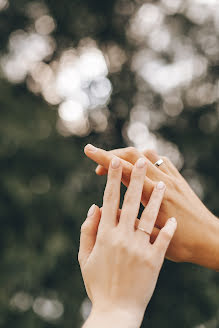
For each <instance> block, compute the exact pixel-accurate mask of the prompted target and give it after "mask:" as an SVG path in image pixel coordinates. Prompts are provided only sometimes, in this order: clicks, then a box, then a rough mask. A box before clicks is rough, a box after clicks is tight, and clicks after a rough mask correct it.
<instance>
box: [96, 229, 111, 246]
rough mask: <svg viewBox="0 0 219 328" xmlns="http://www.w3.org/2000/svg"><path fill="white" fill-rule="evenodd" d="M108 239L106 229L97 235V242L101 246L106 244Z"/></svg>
mask: <svg viewBox="0 0 219 328" xmlns="http://www.w3.org/2000/svg"><path fill="white" fill-rule="evenodd" d="M108 241H109V238H108V236H107V235H106V233H105V232H104V231H101V233H99V234H98V235H97V242H98V244H99V245H100V246H102V245H104V244H106V243H107V242H108Z"/></svg>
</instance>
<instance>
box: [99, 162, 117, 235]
mask: <svg viewBox="0 0 219 328" xmlns="http://www.w3.org/2000/svg"><path fill="white" fill-rule="evenodd" d="M121 178H122V165H121V161H120V159H119V158H118V157H116V156H114V158H113V159H112V161H111V163H110V167H109V172H108V178H107V184H106V188H105V192H104V197H103V208H102V218H101V223H100V229H102V228H104V227H106V226H107V227H109V226H111V227H114V226H115V225H116V224H117V213H118V209H119V202H120V187H121Z"/></svg>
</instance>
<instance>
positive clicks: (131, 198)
mask: <svg viewBox="0 0 219 328" xmlns="http://www.w3.org/2000/svg"><path fill="white" fill-rule="evenodd" d="M145 175H146V160H145V159H142V158H141V159H139V160H138V161H137V162H136V164H135V165H134V167H133V170H132V174H131V179H130V184H129V187H128V189H127V192H126V195H125V198H124V202H123V206H122V210H121V211H119V209H118V207H119V202H120V184H121V177H122V165H121V161H120V160H119V158H117V157H113V159H112V161H111V164H110V165H109V173H108V180H107V185H106V189H105V193H104V199H103V208H102V211H100V209H99V208H98V207H97V206H95V205H93V206H92V207H91V209H90V210H89V212H88V217H87V219H86V220H85V222H84V223H83V225H82V228H81V239H80V249H79V256H78V258H79V263H80V266H81V271H82V275H83V279H84V283H85V287H86V290H87V294H88V296H89V298H90V300H91V302H92V312H91V315H90V317H89V319H88V321H87V322H86V324H85V327H95V328H98V327H104V328H107V327H126V328H128V327H130V328H132V327H140V324H141V321H142V318H143V315H144V311H145V309H146V306H147V304H148V302H149V300H150V298H151V296H152V293H153V291H154V288H155V285H156V282H157V278H158V274H159V272H160V269H161V266H162V263H163V260H164V256H165V253H166V250H167V248H168V245H169V243H170V240H171V238H172V236H173V234H174V232H175V229H176V220H175V219H174V218H172V219H170V220H168V221H167V222H166V224H165V226H164V228H163V229H162V230H161V231H160V233H159V235H158V237H157V239H156V241H155V242H154V244H151V243H150V233H151V231H152V230H153V227H154V223H155V221H156V218H157V215H158V212H159V208H160V205H161V202H162V200H163V196H164V193H165V185H164V184H163V183H158V184H155V188H154V189H153V192H152V195H151V197H150V200H149V202H148V205H147V206H146V207H145V209H144V211H143V213H142V216H141V219H140V221H139V224H138V227H139V228H143V229H145V230H146V231H147V232H148V233H145V232H144V231H142V230H140V229H136V228H135V222H136V217H137V215H138V211H139V206H140V201H141V195H142V189H143V185H144V180H145ZM118 213H119V215H118Z"/></svg>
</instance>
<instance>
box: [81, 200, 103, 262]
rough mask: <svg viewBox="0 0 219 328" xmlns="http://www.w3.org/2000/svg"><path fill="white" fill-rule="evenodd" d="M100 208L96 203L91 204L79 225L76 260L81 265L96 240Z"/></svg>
mask: <svg viewBox="0 0 219 328" xmlns="http://www.w3.org/2000/svg"><path fill="white" fill-rule="evenodd" d="M100 217H101V213H100V209H99V207H98V206H96V205H92V206H91V207H90V209H89V211H88V214H87V218H86V220H85V221H84V223H83V224H82V226H81V235H80V247H79V253H78V260H79V263H80V265H81V266H83V265H84V264H85V263H86V261H87V259H88V257H89V255H90V253H91V252H92V249H93V247H94V245H95V242H96V236H97V230H98V226H99V222H100Z"/></svg>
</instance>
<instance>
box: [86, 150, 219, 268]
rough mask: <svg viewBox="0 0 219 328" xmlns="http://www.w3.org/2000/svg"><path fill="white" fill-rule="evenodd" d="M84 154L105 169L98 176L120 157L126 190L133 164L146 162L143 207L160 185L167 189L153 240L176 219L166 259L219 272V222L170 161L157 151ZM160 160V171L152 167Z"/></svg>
mask: <svg viewBox="0 0 219 328" xmlns="http://www.w3.org/2000/svg"><path fill="white" fill-rule="evenodd" d="M92 150H94V151H92ZM85 154H86V155H87V156H88V157H89V158H91V159H92V160H94V161H95V162H96V163H98V164H100V165H101V166H102V167H100V166H99V167H98V168H97V170H96V171H97V174H105V173H107V169H108V165H109V162H110V160H111V159H112V156H114V155H117V156H118V157H120V158H121V161H122V165H123V177H122V181H123V183H124V184H125V185H126V186H128V184H129V178H130V174H131V170H132V166H133V164H134V163H135V162H136V160H137V159H138V158H139V157H144V158H146V160H147V166H148V171H147V177H145V183H144V187H143V194H142V204H143V205H144V206H145V205H146V204H147V202H148V199H149V197H150V195H151V192H152V189H153V187H154V185H155V183H156V182H157V181H160V180H162V181H163V182H164V183H165V184H166V186H167V191H166V193H165V197H164V201H163V203H162V206H161V210H160V212H159V215H158V218H157V221H156V228H158V229H156V228H155V229H154V232H153V235H152V236H153V238H155V239H156V235H157V234H158V233H159V229H160V228H162V227H163V225H164V224H165V222H166V220H167V218H168V217H171V216H173V215H175V216H177V221H178V229H177V232H176V234H175V235H174V238H173V240H172V242H171V244H170V246H169V248H168V251H167V257H168V258H169V259H171V260H173V261H176V262H192V263H196V264H200V265H203V266H206V267H209V268H212V269H215V270H219V241H218V240H219V238H218V235H219V221H218V219H217V218H216V217H215V216H214V215H213V214H212V213H211V212H210V211H209V210H208V209H207V208H206V207H205V206H204V204H203V203H202V202H201V201H200V199H199V198H198V197H197V196H196V194H195V193H194V192H193V191H192V189H191V188H190V187H189V185H188V184H187V182H186V181H185V180H184V178H183V177H182V176H181V175H180V173H179V172H178V170H177V169H176V168H175V166H174V165H173V164H172V163H171V161H170V160H169V159H168V158H166V157H161V156H158V155H157V154H156V152H155V151H150V150H149V151H146V152H145V153H144V154H142V153H140V152H138V151H137V150H136V149H135V148H133V147H129V148H125V149H117V150H113V151H110V152H106V151H104V150H102V149H99V148H94V149H93V148H90V147H89V145H88V146H86V147H85ZM159 158H162V159H163V160H164V163H163V164H162V165H161V166H160V167H159V168H157V167H156V166H154V165H153V164H154V163H155V162H156V161H157V160H158V159H159Z"/></svg>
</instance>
